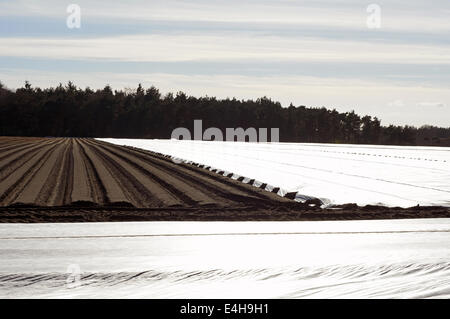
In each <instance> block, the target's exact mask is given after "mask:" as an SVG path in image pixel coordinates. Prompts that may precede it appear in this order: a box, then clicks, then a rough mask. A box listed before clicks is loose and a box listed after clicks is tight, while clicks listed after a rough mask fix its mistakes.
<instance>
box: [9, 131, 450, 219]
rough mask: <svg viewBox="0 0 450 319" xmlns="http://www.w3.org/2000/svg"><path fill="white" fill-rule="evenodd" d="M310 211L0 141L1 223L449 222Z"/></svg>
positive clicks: (391, 212)
mask: <svg viewBox="0 0 450 319" xmlns="http://www.w3.org/2000/svg"><path fill="white" fill-rule="evenodd" d="M317 204H318V203H317V202H316V201H310V202H307V203H298V202H295V201H293V200H291V199H288V198H283V197H280V196H278V195H276V194H275V193H271V192H268V191H265V190H263V189H259V188H256V187H254V186H251V185H247V184H244V183H242V182H240V181H236V180H233V179H231V178H228V177H225V176H222V175H221V174H217V173H216V172H214V171H210V170H208V169H205V168H203V167H199V166H198V165H191V164H185V163H182V164H176V163H174V162H172V161H171V160H170V159H168V158H167V157H165V156H163V155H162V154H156V153H153V152H149V151H144V150H140V149H133V148H130V147H123V146H117V145H113V144H109V143H105V142H101V141H97V140H94V139H85V138H23V137H0V222H82V221H131V220H136V221H140V220H325V219H331V220H332V219H373V218H418V217H450V209H448V208H442V207H428V208H427V207H420V208H419V207H415V208H409V209H400V208H385V207H358V206H356V205H346V206H342V207H336V209H332V210H330V209H320V208H319V207H318V206H317Z"/></svg>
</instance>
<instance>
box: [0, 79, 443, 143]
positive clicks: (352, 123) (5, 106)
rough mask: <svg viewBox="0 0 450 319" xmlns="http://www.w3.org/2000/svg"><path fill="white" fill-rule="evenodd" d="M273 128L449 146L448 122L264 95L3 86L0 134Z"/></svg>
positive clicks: (312, 136) (286, 134)
mask: <svg viewBox="0 0 450 319" xmlns="http://www.w3.org/2000/svg"><path fill="white" fill-rule="evenodd" d="M194 119H201V120H203V127H204V128H207V127H218V128H220V129H221V130H222V131H225V129H226V128H227V127H229V128H237V127H243V128H248V127H255V128H260V127H267V128H271V127H278V128H280V141H281V142H316V143H356V144H359V143H361V144H388V145H389V144H390V145H437V146H450V127H449V128H438V127H434V126H423V127H420V128H415V127H412V126H394V125H389V126H382V125H381V123H380V120H378V119H377V118H376V117H371V116H362V117H361V116H359V115H357V114H356V113H355V112H353V111H352V112H346V113H340V112H338V111H336V110H334V109H333V110H328V109H326V108H324V107H322V108H308V107H305V106H298V107H295V106H293V105H290V106H289V107H285V108H283V107H282V106H281V104H280V103H279V102H275V101H272V100H271V99H269V98H266V97H263V98H259V99H257V100H245V101H244V100H237V99H234V98H233V99H224V100H218V99H216V98H214V97H200V98H197V97H192V96H187V95H186V94H185V93H183V92H178V93H177V94H176V95H174V94H172V93H168V94H166V95H164V96H162V95H161V93H160V92H159V90H158V89H157V88H155V87H151V88H148V89H146V90H145V89H144V88H143V87H142V86H141V85H139V86H138V88H137V89H136V90H125V91H123V90H120V91H117V90H114V91H113V90H112V89H111V87H110V86H106V87H105V88H103V89H101V90H91V89H90V88H86V89H84V90H83V89H80V88H77V87H76V86H75V85H74V84H73V83H72V82H69V83H68V84H67V85H65V86H64V85H61V84H60V85H59V86H58V87H56V88H47V89H40V88H37V87H32V86H31V85H30V84H29V83H28V82H25V85H24V87H23V88H19V89H17V90H15V91H12V90H9V89H7V88H6V87H4V85H2V84H1V83H0V135H3V136H61V137H63V136H64V137H65V136H77V137H127V138H170V136H171V132H172V130H173V129H175V128H177V127H186V128H188V129H191V130H192V129H193V121H194Z"/></svg>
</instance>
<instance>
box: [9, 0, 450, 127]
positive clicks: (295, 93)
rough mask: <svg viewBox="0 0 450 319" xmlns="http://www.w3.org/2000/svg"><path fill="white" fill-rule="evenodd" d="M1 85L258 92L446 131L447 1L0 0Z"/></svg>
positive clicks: (449, 91) (449, 85)
mask: <svg viewBox="0 0 450 319" xmlns="http://www.w3.org/2000/svg"><path fill="white" fill-rule="evenodd" d="M71 3H76V4H78V5H79V6H80V8H81V28H80V29H69V28H68V27H67V26H66V19H67V17H68V15H69V14H68V13H67V12H66V8H67V6H68V5H69V4H71ZM371 3H376V4H377V5H379V6H380V8H381V16H380V17H381V20H380V21H381V28H379V29H369V28H368V27H367V24H366V19H367V17H368V16H369V15H370V13H367V12H366V8H367V6H368V5H369V4H371ZM0 80H1V81H2V82H3V83H4V84H6V85H7V86H8V87H10V88H17V87H20V86H22V85H23V82H24V81H25V80H29V81H30V82H31V83H32V84H34V85H36V86H41V87H48V86H55V85H57V84H58V83H59V82H63V83H64V82H67V81H68V80H72V81H74V82H75V83H76V84H77V85H78V86H81V87H85V86H90V87H93V88H99V87H103V86H104V85H105V84H107V83H108V84H111V85H112V86H113V87H114V88H124V87H136V86H137V84H138V83H142V84H143V85H144V86H150V85H155V86H157V87H159V88H160V89H161V90H162V91H163V92H164V93H165V92H169V91H174V92H176V91H178V90H183V91H185V92H187V93H188V94H192V95H196V96H200V95H209V96H218V97H219V98H225V97H236V98H258V97H260V96H264V95H266V96H269V97H271V98H273V99H275V100H279V101H280V102H281V103H282V105H285V106H287V105H289V103H291V102H292V103H293V104H294V105H307V106H325V107H328V108H337V109H338V110H340V111H347V110H352V109H354V110H355V111H356V112H358V113H360V114H369V115H373V116H378V117H379V118H381V120H382V122H383V124H390V123H394V124H413V125H422V124H434V125H440V126H446V127H450V116H449V115H450V1H448V0H445V1H443V0H438V1H433V2H429V1H419V0H410V1H404V0H401V1H378V2H376V1H357V0H346V1H333V0H322V1H294V0H291V1H289V0H281V1H280V0H278V1H268V0H265V1H261V0H258V1H256V0H253V1H249V0H239V1H238V0H227V1H219V0H192V1H174V0H164V1H154V0H150V1H126V2H123V3H120V4H115V3H112V2H110V1H103V0H101V1H98V0H97V1H76V0H73V2H65V1H60V0H58V1H57V0H44V1H42V0H41V1H29V0H16V1H4V0H0Z"/></svg>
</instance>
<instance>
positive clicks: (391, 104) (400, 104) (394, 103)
mask: <svg viewBox="0 0 450 319" xmlns="http://www.w3.org/2000/svg"><path fill="white" fill-rule="evenodd" d="M387 105H388V106H389V107H403V106H405V102H403V100H394V101H391V102H389V103H388V104H387Z"/></svg>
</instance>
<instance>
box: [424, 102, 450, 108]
mask: <svg viewBox="0 0 450 319" xmlns="http://www.w3.org/2000/svg"><path fill="white" fill-rule="evenodd" d="M417 105H418V106H421V107H446V106H447V105H446V104H445V103H442V102H419V103H417Z"/></svg>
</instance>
